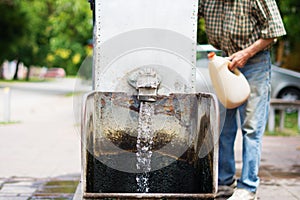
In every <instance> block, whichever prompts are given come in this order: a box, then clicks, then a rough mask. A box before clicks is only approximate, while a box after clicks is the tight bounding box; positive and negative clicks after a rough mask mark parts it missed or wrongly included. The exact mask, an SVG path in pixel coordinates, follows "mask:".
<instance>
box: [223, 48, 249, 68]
mask: <svg viewBox="0 0 300 200" xmlns="http://www.w3.org/2000/svg"><path fill="white" fill-rule="evenodd" d="M249 58H251V54H250V53H248V52H247V50H241V51H238V52H236V53H234V54H232V55H231V56H230V57H229V58H228V59H229V60H230V61H231V62H230V64H229V66H228V68H229V69H230V70H231V71H233V70H234V69H235V68H237V67H238V68H242V67H244V66H245V64H246V63H247V61H248V59H249Z"/></svg>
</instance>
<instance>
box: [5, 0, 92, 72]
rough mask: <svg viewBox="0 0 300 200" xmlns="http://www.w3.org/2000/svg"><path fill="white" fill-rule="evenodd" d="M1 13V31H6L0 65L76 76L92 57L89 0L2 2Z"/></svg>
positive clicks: (7, 0)
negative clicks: (9, 61)
mask: <svg viewBox="0 0 300 200" xmlns="http://www.w3.org/2000/svg"><path fill="white" fill-rule="evenodd" d="M2 11H3V12H2ZM0 12H1V18H0V27H1V30H7V31H1V33H0V34H1V35H0V48H1V49H0V52H1V54H0V56H1V57H0V61H3V60H4V59H18V60H20V61H22V62H24V63H25V65H27V66H30V65H38V66H47V67H63V68H65V70H66V71H67V73H68V74H76V72H77V70H78V68H79V66H80V64H81V62H82V61H83V60H84V58H85V57H86V55H88V54H90V49H89V48H88V47H87V44H88V41H89V39H91V38H92V12H91V10H90V7H89V3H88V2H87V1H86V0H43V1H40V0H26V1H25V0H13V1H9V0H0ZM1 38H3V40H1ZM3 52H4V53H3Z"/></svg>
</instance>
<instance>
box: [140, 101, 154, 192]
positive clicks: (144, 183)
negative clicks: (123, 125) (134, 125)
mask: <svg viewBox="0 0 300 200" xmlns="http://www.w3.org/2000/svg"><path fill="white" fill-rule="evenodd" d="M153 114H154V105H153V104H152V103H149V102H141V105H140V112H139V125H138V137H137V144H136V147H137V153H136V158H137V163H136V167H137V169H138V171H139V172H140V173H138V174H137V175H136V181H137V191H138V192H143V193H146V192H149V182H148V181H149V172H150V171H151V157H152V145H153V135H154V134H153V129H152V116H153Z"/></svg>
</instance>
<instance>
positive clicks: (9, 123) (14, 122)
mask: <svg viewBox="0 0 300 200" xmlns="http://www.w3.org/2000/svg"><path fill="white" fill-rule="evenodd" d="M19 123H21V122H20V121H8V122H1V121H0V126H1V125H11V124H19Z"/></svg>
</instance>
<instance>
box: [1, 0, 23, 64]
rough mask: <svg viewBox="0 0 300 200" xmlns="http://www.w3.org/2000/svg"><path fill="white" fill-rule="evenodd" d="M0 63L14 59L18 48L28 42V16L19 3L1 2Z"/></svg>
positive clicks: (2, 0)
mask: <svg viewBox="0 0 300 200" xmlns="http://www.w3.org/2000/svg"><path fill="white" fill-rule="evenodd" d="M0 13H1V17H0V27H1V29H0V30H1V31H0V63H2V62H3V60H4V59H13V58H15V55H16V53H17V51H18V46H20V45H22V44H24V41H25V40H26V39H25V38H26V30H27V29H28V27H27V25H26V24H27V21H28V19H27V18H26V14H25V13H24V12H23V11H22V10H21V8H20V4H19V1H17V0H11V1H4V0H0Z"/></svg>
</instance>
